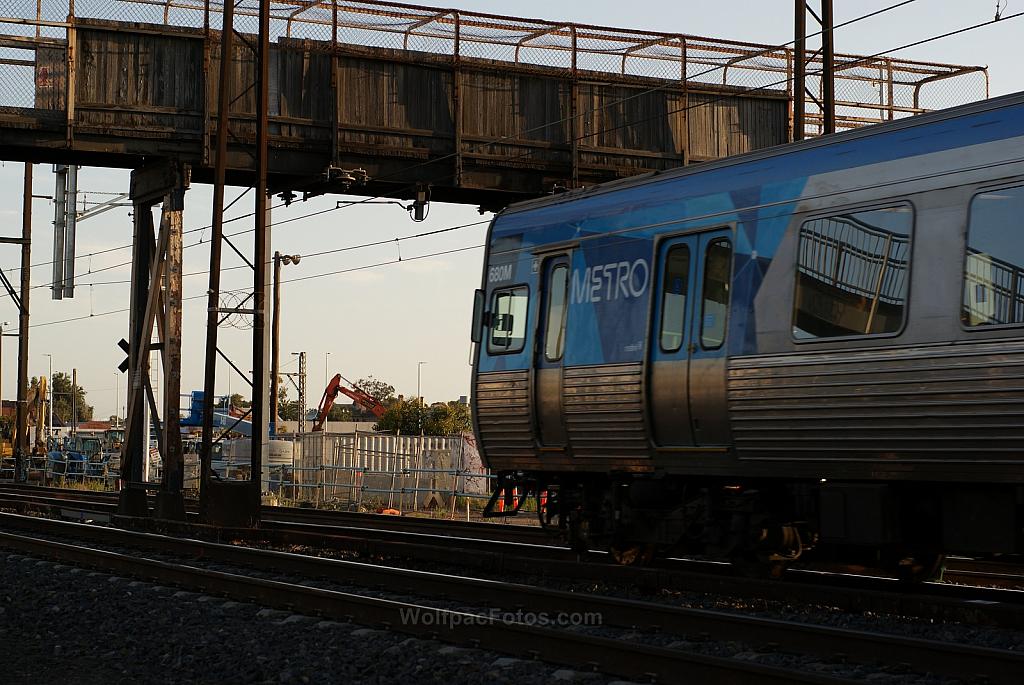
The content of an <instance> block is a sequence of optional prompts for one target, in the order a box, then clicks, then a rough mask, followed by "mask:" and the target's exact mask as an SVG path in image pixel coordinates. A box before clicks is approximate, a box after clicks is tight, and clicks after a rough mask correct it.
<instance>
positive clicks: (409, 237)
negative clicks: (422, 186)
mask: <svg viewBox="0 0 1024 685" xmlns="http://www.w3.org/2000/svg"><path fill="white" fill-rule="evenodd" d="M487 223H490V220H489V219H485V220H483V221H474V222H472V223H468V224H459V225H458V226H448V227H446V228H438V229H435V230H433V231H424V232H422V233H416V234H414V235H406V236H399V237H395V238H385V239H381V240H375V241H373V242H369V243H360V244H358V245H346V246H345V247H336V248H332V249H330V250H321V251H319V252H309V253H306V254H303V255H302V258H303V259H312V258H315V257H323V256H326V255H332V254H340V253H342V252H352V251H354V250H362V249H366V248H370V247H380V246H382V245H394V244H395V243H401V242H404V241H406V240H417V239H421V238H428V237H431V236H435V235H440V234H442V233H451V232H453V231H459V230H462V229H466V228H474V227H476V226H483V225H484V224H487ZM272 263H273V260H267V264H272ZM249 268H251V267H250V266H249V265H248V264H239V265H237V266H229V267H224V268H222V269H221V272H225V271H235V270H237V269H249ZM94 273H95V272H94ZM208 273H210V270H209V269H203V270H201V271H190V272H188V273H185V274H182V277H189V276H202V275H204V274H208ZM282 282H283V283H287V282H288V281H282ZM127 283H131V279H127V280H124V279H122V280H118V281H98V282H92V283H83V284H82V285H83V286H86V285H89V286H95V285H124V284H127ZM32 287H33V288H48V287H50V286H49V284H48V283H45V284H42V285H36V286H32Z"/></svg>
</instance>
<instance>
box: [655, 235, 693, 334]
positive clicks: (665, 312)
mask: <svg viewBox="0 0 1024 685" xmlns="http://www.w3.org/2000/svg"><path fill="white" fill-rule="evenodd" d="M689 279H690V248H689V247H687V246H686V245H675V246H673V247H672V248H671V249H670V250H669V251H668V254H667V255H666V256H665V278H664V280H663V282H662V286H661V287H662V291H661V349H662V350H664V351H665V352H676V351H677V350H678V349H679V348H680V347H682V346H683V327H684V326H685V325H686V290H687V288H688V287H689Z"/></svg>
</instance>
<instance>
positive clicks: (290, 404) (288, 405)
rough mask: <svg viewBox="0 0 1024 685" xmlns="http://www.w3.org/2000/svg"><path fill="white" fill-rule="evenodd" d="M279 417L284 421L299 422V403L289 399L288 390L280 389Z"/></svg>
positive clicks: (278, 400) (278, 396)
mask: <svg viewBox="0 0 1024 685" xmlns="http://www.w3.org/2000/svg"><path fill="white" fill-rule="evenodd" d="M277 415H278V416H280V417H281V419H282V420H283V421H298V420H299V401H298V400H289V399H288V388H285V387H280V388H278V391H277Z"/></svg>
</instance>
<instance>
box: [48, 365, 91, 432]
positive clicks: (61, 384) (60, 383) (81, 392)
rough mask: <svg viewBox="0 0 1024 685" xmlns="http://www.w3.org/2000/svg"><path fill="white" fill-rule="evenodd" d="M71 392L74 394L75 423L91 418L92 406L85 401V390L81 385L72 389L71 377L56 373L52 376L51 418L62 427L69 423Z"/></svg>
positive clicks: (61, 372) (60, 372)
mask: <svg viewBox="0 0 1024 685" xmlns="http://www.w3.org/2000/svg"><path fill="white" fill-rule="evenodd" d="M72 390H74V393H75V402H74V405H75V413H76V414H77V417H76V422H82V421H88V420H90V419H91V418H92V405H90V404H88V403H87V402H86V401H85V396H86V394H87V393H86V392H85V389H84V388H82V386H81V385H79V386H78V387H77V388H73V387H72V384H71V376H70V375H68V374H66V373H64V372H63V371H58V372H57V373H55V374H53V418H54V419H57V420H59V421H60V422H61V423H63V424H64V425H68V424H70V423H71V406H72V402H71V395H72Z"/></svg>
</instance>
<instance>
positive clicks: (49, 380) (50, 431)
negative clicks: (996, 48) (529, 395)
mask: <svg viewBox="0 0 1024 685" xmlns="http://www.w3.org/2000/svg"><path fill="white" fill-rule="evenodd" d="M46 356H47V357H49V359H50V365H49V367H48V368H49V371H48V372H47V374H46V385H47V386H48V387H47V390H49V392H50V407H49V409H50V410H49V411H48V412H47V417H46V420H47V430H46V451H47V452H49V451H50V439H51V438H53V355H52V354H47V355H46Z"/></svg>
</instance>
